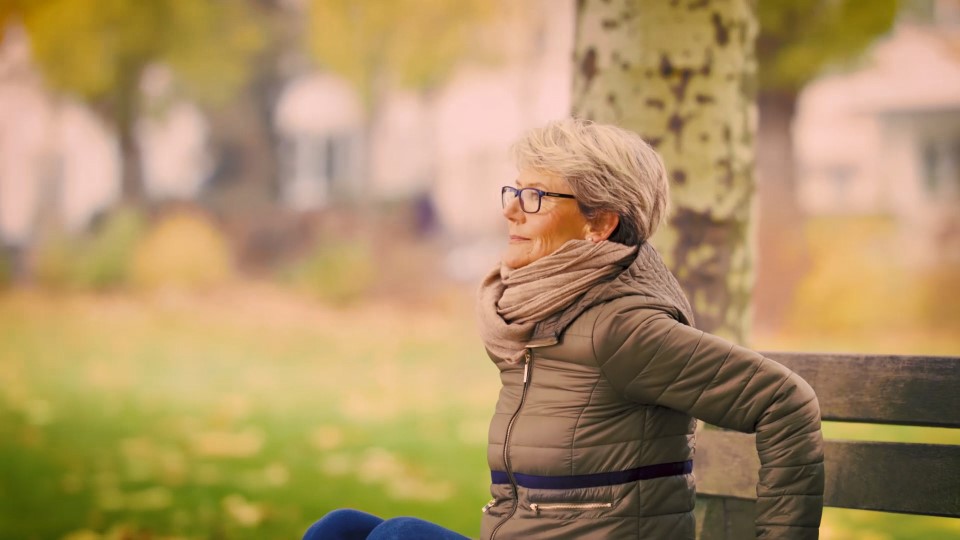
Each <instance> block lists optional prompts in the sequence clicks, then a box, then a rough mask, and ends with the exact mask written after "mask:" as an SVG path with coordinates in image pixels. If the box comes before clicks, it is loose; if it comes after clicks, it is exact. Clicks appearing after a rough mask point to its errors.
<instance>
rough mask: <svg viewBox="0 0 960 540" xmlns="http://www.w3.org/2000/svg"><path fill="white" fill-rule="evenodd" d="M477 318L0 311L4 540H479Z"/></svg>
mask: <svg viewBox="0 0 960 540" xmlns="http://www.w3.org/2000/svg"><path fill="white" fill-rule="evenodd" d="M472 309H473V306H472V300H471V298H470V297H469V296H468V295H458V294H451V295H450V296H449V297H445V299H443V300H440V301H438V302H435V303H434V304H431V305H424V306H420V307H410V306H405V307H399V306H393V305H390V304H386V303H378V304H367V305H362V306H358V307H353V308H345V309H341V310H334V309H330V308H326V307H324V306H321V305H318V304H316V303H311V302H308V301H305V300H303V299H301V298H299V297H296V296H293V295H290V294H288V293H285V292H282V291H277V290H275V289H272V288H269V287H261V286H255V285H245V286H241V287H237V288H234V289H230V290H225V291H221V292H217V293H209V294H205V295H201V296H187V295H178V294H173V293H168V294H164V295H154V296H136V295H117V296H91V295H64V296H54V295H51V294H48V293H39V292H31V291H14V292H8V293H6V294H5V295H3V296H0V538H4V539H6V538H11V539H22V540H30V539H70V540H95V539H107V538H110V539H118V540H119V539H121V538H123V539H140V538H143V539H146V538H150V539H152V540H157V539H167V540H170V539H174V538H177V539H187V538H197V539H199V538H217V539H254V538H256V539H290V538H299V536H300V535H301V534H302V532H303V531H304V530H305V529H306V527H307V526H308V525H309V524H310V523H311V522H312V521H314V520H315V519H316V518H318V517H319V516H321V515H322V514H324V513H325V512H327V511H329V510H331V509H334V508H338V507H344V506H347V507H356V508H361V509H364V510H367V511H370V512H374V513H377V514H381V515H384V516H395V515H416V516H418V517H423V518H425V519H430V520H433V521H436V522H438V523H440V524H442V525H445V526H448V527H451V528H453V529H455V530H458V531H460V532H462V533H463V534H466V535H468V536H474V537H475V536H476V535H477V534H478V532H479V518H480V507H481V506H482V505H483V504H484V503H485V502H486V501H487V499H488V496H487V481H488V472H487V468H486V459H485V440H486V429H487V426H486V423H487V420H488V417H489V414H490V413H491V411H492V408H493V405H494V400H495V399H496V393H497V389H498V379H497V374H496V371H495V369H494V368H493V366H492V365H491V364H490V363H489V361H488V360H487V359H486V356H485V355H484V354H483V352H482V349H481V346H480V343H479V340H478V339H477V337H476V333H475V331H474V327H473V311H472ZM763 345H765V346H766V347H768V348H770V347H772V346H775V345H776V343H775V342H766V343H764V344H763ZM831 429H835V428H831ZM857 429H861V431H862V430H863V429H867V430H877V429H879V430H885V429H886V428H857ZM835 431H836V429H835ZM849 432H850V431H849V430H848V429H847V428H841V429H839V434H836V433H835V434H834V435H837V436H845V435H847V434H848V433H849ZM884 433H887V434H889V436H891V437H893V438H897V437H901V436H902V434H899V433H896V432H894V433H892V434H891V433H890V432H888V431H884ZM873 435H874V433H873V432H870V433H868V434H867V435H865V436H873ZM920 436H923V437H934V438H941V437H946V438H952V439H950V440H946V439H944V440H942V442H954V443H957V442H958V441H957V440H956V436H955V435H953V434H941V433H939V432H938V433H933V434H929V433H925V434H921V435H920ZM938 440H939V439H938ZM822 537H823V538H857V539H874V540H877V539H909V538H951V537H960V520H945V519H933V518H907V517H903V516H892V515H880V514H875V513H870V512H844V511H834V510H828V512H827V515H826V521H825V524H824V532H823V535H822Z"/></svg>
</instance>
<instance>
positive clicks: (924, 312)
mask: <svg viewBox="0 0 960 540" xmlns="http://www.w3.org/2000/svg"><path fill="white" fill-rule="evenodd" d="M895 227H896V225H895V223H894V222H892V221H891V220H889V219H885V218H862V217H861V218H820V219H817V220H813V221H811V222H810V223H809V224H808V226H807V229H806V231H805V232H806V237H807V243H808V245H809V248H810V254H811V259H812V268H811V270H810V272H809V273H808V274H807V275H806V276H805V277H804V279H803V281H802V282H801V283H800V286H799V287H798V289H797V291H796V296H795V299H794V302H793V306H792V309H791V313H790V323H789V327H790V328H792V329H795V330H800V331H821V332H844V331H849V330H860V329H864V328H874V329H879V328H886V329H893V328H899V329H903V328H906V327H916V326H924V325H929V324H930V323H932V322H934V318H935V314H934V313H933V312H931V311H930V307H929V300H928V299H929V294H930V293H929V290H930V287H931V280H930V276H929V275H927V273H925V272H920V271H918V270H916V269H913V268H911V267H910V266H909V265H908V264H906V263H907V261H904V260H902V258H901V257H900V256H899V255H898V254H900V253H902V252H903V250H902V249H899V248H898V240H897V234H896V228H895ZM953 286H954V287H958V286H960V284H956V283H955V284H954V285H953ZM942 292H946V291H942ZM939 298H945V297H944V296H940V297H939Z"/></svg>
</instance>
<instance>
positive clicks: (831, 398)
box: [763, 352, 960, 428]
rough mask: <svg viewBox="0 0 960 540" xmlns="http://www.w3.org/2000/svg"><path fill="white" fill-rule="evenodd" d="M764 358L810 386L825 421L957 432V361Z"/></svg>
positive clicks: (959, 382)
mask: <svg viewBox="0 0 960 540" xmlns="http://www.w3.org/2000/svg"><path fill="white" fill-rule="evenodd" d="M763 354H764V355H765V356H767V357H768V358H770V359H772V360H775V361H777V362H779V363H781V364H783V365H785V366H787V367H788V368H790V369H791V370H793V371H795V372H796V373H798V374H799V375H800V376H801V377H803V378H804V379H805V380H806V381H807V382H809V383H810V385H811V386H813V389H814V390H815V391H816V392H817V397H818V398H819V400H820V408H821V410H822V413H823V419H824V420H835V421H841V422H864V423H879V424H901V425H912V426H932V427H954V428H958V427H960V391H957V389H958V388H960V358H956V357H943V356H885V355H854V354H810V353H783V352H765V353H763Z"/></svg>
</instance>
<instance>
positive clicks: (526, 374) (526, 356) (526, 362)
mask: <svg viewBox="0 0 960 540" xmlns="http://www.w3.org/2000/svg"><path fill="white" fill-rule="evenodd" d="M528 380H530V349H527V350H526V351H524V353H523V384H527V381H528Z"/></svg>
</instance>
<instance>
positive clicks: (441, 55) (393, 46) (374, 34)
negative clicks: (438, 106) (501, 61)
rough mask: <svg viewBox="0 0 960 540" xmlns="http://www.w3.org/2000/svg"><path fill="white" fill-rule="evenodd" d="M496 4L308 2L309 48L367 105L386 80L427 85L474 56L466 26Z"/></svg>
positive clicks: (463, 0) (462, 0) (478, 0)
mask: <svg viewBox="0 0 960 540" xmlns="http://www.w3.org/2000/svg"><path fill="white" fill-rule="evenodd" d="M495 8H496V3H494V2H490V1H489V0H458V1H456V2H450V1H449V0H388V1H384V0H362V1H355V0H313V1H312V2H311V3H310V14H309V21H308V24H309V32H308V35H309V48H310V51H311V52H312V53H313V55H314V57H315V58H316V59H317V60H318V61H319V62H320V63H321V65H322V66H323V67H325V68H326V69H329V70H331V71H334V72H336V73H338V74H340V75H341V76H343V77H344V78H346V79H348V80H349V81H351V82H352V83H353V84H354V85H355V87H356V88H357V90H358V92H360V94H361V95H362V96H363V98H364V101H365V103H366V104H367V105H368V106H372V105H373V103H372V102H373V101H375V100H376V95H377V94H378V92H379V91H380V90H381V87H382V86H383V85H384V84H385V83H386V84H387V85H400V86H404V87H408V88H417V89H420V88H429V87H431V86H433V85H436V84H437V83H438V82H439V81H441V80H442V79H443V78H444V77H445V76H446V75H447V74H449V72H450V71H451V70H452V69H453V68H454V66H455V64H456V62H457V61H458V60H459V59H461V58H463V57H465V56H467V55H468V54H477V51H476V50H475V49H474V48H472V47H471V45H472V44H473V41H472V33H471V31H470V30H471V29H472V28H476V27H477V26H478V23H481V22H483V21H485V20H487V19H489V18H490V17H491V16H492V15H493V13H494V12H495Z"/></svg>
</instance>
